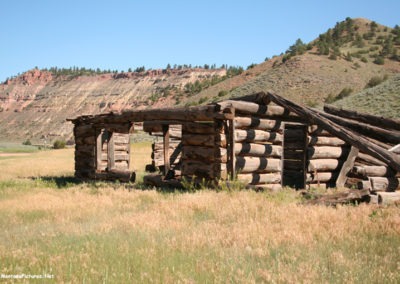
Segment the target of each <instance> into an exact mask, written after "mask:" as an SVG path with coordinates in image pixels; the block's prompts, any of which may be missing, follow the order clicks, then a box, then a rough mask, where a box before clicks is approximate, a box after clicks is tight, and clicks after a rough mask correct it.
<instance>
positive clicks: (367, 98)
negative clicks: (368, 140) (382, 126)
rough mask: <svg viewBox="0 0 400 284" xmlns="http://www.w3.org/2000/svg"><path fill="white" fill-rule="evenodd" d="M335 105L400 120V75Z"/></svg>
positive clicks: (341, 100)
mask: <svg viewBox="0 0 400 284" xmlns="http://www.w3.org/2000/svg"><path fill="white" fill-rule="evenodd" d="M333 104H334V105H335V106H337V107H341V108H345V109H353V110H355V111H358V112H364V113H370V114H374V115H380V116H385V117H390V118H397V119H400V74H397V75H395V76H393V77H392V78H390V79H388V80H386V81H385V82H383V83H381V84H379V85H377V86H375V87H372V88H368V89H365V90H363V91H361V92H359V93H357V94H355V95H352V96H349V97H345V98H343V99H340V100H338V101H336V102H334V103H333Z"/></svg>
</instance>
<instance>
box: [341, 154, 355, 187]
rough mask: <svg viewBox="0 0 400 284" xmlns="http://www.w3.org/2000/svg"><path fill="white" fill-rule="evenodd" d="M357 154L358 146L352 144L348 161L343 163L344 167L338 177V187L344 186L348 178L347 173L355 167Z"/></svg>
mask: <svg viewBox="0 0 400 284" xmlns="http://www.w3.org/2000/svg"><path fill="white" fill-rule="evenodd" d="M357 155H358V148H356V147H354V146H352V147H351V149H350V152H349V155H348V156H347V159H346V161H345V162H344V163H343V165H342V168H341V169H340V172H339V176H338V178H337V179H336V187H344V185H345V183H346V180H347V174H348V173H349V172H350V171H351V169H352V168H353V166H354V162H355V160H356V158H357Z"/></svg>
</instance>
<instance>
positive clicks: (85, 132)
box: [74, 124, 95, 137]
mask: <svg viewBox="0 0 400 284" xmlns="http://www.w3.org/2000/svg"><path fill="white" fill-rule="evenodd" d="M94 135H95V129H94V127H93V125H91V124H89V125H79V126H78V125H75V127H74V136H75V137H88V136H94Z"/></svg>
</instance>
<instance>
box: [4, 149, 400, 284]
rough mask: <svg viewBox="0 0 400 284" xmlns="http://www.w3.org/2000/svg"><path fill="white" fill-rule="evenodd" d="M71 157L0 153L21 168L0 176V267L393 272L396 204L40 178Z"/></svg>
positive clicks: (65, 273)
mask: <svg viewBox="0 0 400 284" xmlns="http://www.w3.org/2000/svg"><path fill="white" fill-rule="evenodd" d="M70 156H72V151H71V150H59V151H51V152H46V153H34V154H31V156H28V157H19V158H18V159H15V160H14V162H13V163H10V160H3V161H0V172H1V171H3V170H7V167H12V166H13V164H14V163H15V164H16V165H17V164H19V165H20V166H22V165H25V167H27V171H26V173H22V172H19V171H18V168H19V167H18V166H14V168H13V170H12V169H10V170H8V172H7V176H4V175H3V176H1V179H0V224H1V228H2V230H1V232H0V263H1V265H0V273H2V274H19V273H25V274H42V273H49V274H54V276H55V278H56V281H57V282H73V283H75V282H104V283H107V282H109V283H125V282H145V283H153V282H156V283H160V282H162V283H176V282H183V283H192V282H200V283H204V282H246V283H247V282H250V283H252V282H268V283H269V282H272V283H276V282H284V283H297V282H305V283H320V282H324V283H325V282H331V283H343V282H347V283H398V282H399V281H400V272H399V271H400V209H399V208H398V207H388V208H379V207H373V206H367V205H360V206H339V207H337V208H329V207H322V206H304V205H301V204H298V202H297V201H299V199H298V197H297V196H296V195H295V194H294V193H293V192H292V191H284V192H282V193H279V194H269V193H256V192H252V191H239V192H218V193H217V192H214V191H209V190H206V191H201V192H195V193H182V192H175V193H164V192H159V191H155V190H147V191H141V190H128V189H129V186H123V185H116V184H112V183H93V184H86V183H80V184H79V183H78V184H76V183H71V184H68V183H67V184H64V185H63V186H59V185H58V184H57V183H54V182H53V181H52V179H46V176H53V175H54V174H57V173H55V172H54V169H53V168H52V167H53V166H56V165H59V166H60V167H61V169H60V172H59V176H63V175H64V174H65V175H68V174H69V173H71V172H72V168H73V165H72V161H71V160H72V158H71V157H70ZM46 157H47V159H46ZM56 160H59V161H56ZM28 162H29V163H31V162H35V165H36V166H37V167H38V168H40V175H41V176H42V178H41V179H34V180H32V179H29V178H27V177H31V176H32V175H34V174H35V171H38V170H39V169H36V170H34V169H31V168H32V166H30V167H29V166H28V164H27V163H28ZM13 175H14V177H13ZM17 177H18V179H16V178H17Z"/></svg>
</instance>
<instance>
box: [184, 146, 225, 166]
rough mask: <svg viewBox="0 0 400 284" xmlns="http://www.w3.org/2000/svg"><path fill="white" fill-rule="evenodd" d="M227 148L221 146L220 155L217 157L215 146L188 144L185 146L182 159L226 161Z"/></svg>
mask: <svg viewBox="0 0 400 284" xmlns="http://www.w3.org/2000/svg"><path fill="white" fill-rule="evenodd" d="M226 152H227V151H226V149H225V148H219V154H220V156H219V157H215V150H214V148H210V147H202V146H186V147H184V148H183V154H182V159H184V160H200V161H209V162H213V161H215V160H219V161H221V159H223V160H225V162H226V159H227V157H226V155H227V154H226Z"/></svg>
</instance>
